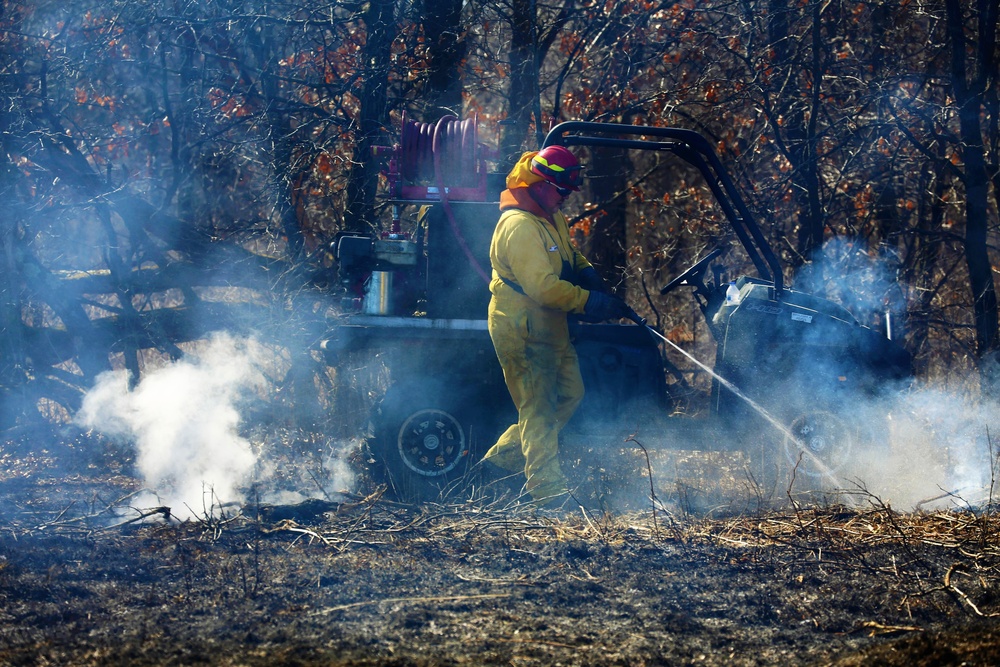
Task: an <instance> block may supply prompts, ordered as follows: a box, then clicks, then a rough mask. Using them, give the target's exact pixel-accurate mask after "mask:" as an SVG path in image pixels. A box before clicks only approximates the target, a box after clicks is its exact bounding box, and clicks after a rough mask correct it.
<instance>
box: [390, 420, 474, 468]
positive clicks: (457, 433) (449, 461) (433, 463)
mask: <svg viewBox="0 0 1000 667" xmlns="http://www.w3.org/2000/svg"><path fill="white" fill-rule="evenodd" d="M397 446H398V450H399V456H400V458H401V459H402V461H403V463H404V464H405V465H406V467H407V468H409V469H410V470H412V471H413V472H415V473H417V474H419V475H423V476H425V477H437V476H439V475H444V474H447V473H448V472H450V471H451V470H453V469H454V468H455V466H457V465H458V462H459V461H461V460H462V457H464V456H465V455H466V454H467V453H468V449H467V448H466V446H465V431H464V430H463V428H462V424H461V423H460V422H459V421H458V420H457V419H456V418H455V417H454V416H452V415H451V414H450V413H448V412H445V411H444V410H438V409H434V408H426V409H423V410H417V411H416V412H414V413H412V414H411V415H410V416H409V417H408V418H407V419H406V420H404V421H403V424H402V425H401V426H400V428H399V436H398V438H397Z"/></svg>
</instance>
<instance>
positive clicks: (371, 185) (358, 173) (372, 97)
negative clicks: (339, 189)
mask: <svg viewBox="0 0 1000 667" xmlns="http://www.w3.org/2000/svg"><path fill="white" fill-rule="evenodd" d="M395 6H396V3H395V2H393V1H392V0H372V1H371V2H370V3H369V4H368V8H367V9H366V10H365V13H364V22H365V29H366V30H367V31H368V35H367V40H366V41H365V53H364V57H363V62H364V65H365V68H366V69H365V72H364V74H363V76H364V84H363V86H362V90H361V98H360V112H359V114H358V125H357V131H356V137H357V140H356V141H355V144H354V160H353V164H352V167H351V175H350V178H349V179H348V182H347V201H346V209H345V211H344V229H345V231H354V232H368V231H370V230H371V229H373V228H375V227H376V225H377V221H376V217H375V194H376V189H377V188H378V169H377V168H376V166H375V163H374V161H373V160H372V159H371V158H372V149H373V148H374V147H375V146H377V145H378V142H379V138H380V137H381V135H382V130H383V128H384V127H385V124H386V122H387V118H388V109H387V108H386V105H387V104H388V99H389V91H388V80H389V69H390V65H391V62H390V60H391V55H392V41H393V39H394V38H395V28H396V21H395V13H394V10H395Z"/></svg>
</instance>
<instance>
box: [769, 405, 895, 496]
mask: <svg viewBox="0 0 1000 667" xmlns="http://www.w3.org/2000/svg"><path fill="white" fill-rule="evenodd" d="M886 431H887V428H886V424H885V423H884V421H880V420H879V419H877V418H874V417H869V418H860V416H859V415H858V414H857V413H856V412H846V411H843V410H840V411H834V410H809V411H803V412H802V413H800V414H799V415H798V416H796V417H794V418H793V419H791V420H790V421H789V422H788V433H786V434H784V438H783V439H782V442H781V445H780V447H779V450H778V452H777V453H776V455H775V457H774V459H775V461H776V467H777V472H778V480H779V483H780V484H783V485H784V488H785V492H786V493H787V492H788V490H790V491H791V492H792V493H793V494H797V493H805V494H817V493H820V494H822V493H829V492H839V491H844V490H851V489H852V488H853V487H854V486H855V485H856V484H860V485H862V486H863V485H864V478H865V476H866V475H867V474H869V473H870V472H871V471H872V470H873V464H875V463H876V462H877V461H879V460H882V459H884V457H885V456H886V455H887V452H888V450H889V445H888V436H887V432H886ZM872 481H874V480H872Z"/></svg>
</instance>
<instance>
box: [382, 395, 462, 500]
mask: <svg viewBox="0 0 1000 667" xmlns="http://www.w3.org/2000/svg"><path fill="white" fill-rule="evenodd" d="M435 384H437V383H435ZM442 384H443V383H442ZM458 394H459V391H457V390H448V389H447V388H445V387H443V386H434V387H428V386H427V385H423V384H419V383H418V384H399V385H394V386H392V387H390V388H389V389H388V391H386V393H385V395H384V396H383V398H382V399H381V401H379V402H378V403H377V404H376V405H375V407H374V408H373V409H372V414H371V417H370V420H369V425H368V433H367V437H366V440H365V445H366V448H367V452H368V454H369V460H370V461H372V464H371V465H372V470H371V472H372V478H373V480H374V481H375V482H380V483H384V484H386V486H387V487H388V491H389V493H390V494H391V495H393V496H394V497H395V498H396V499H398V500H400V501H402V502H424V501H429V500H437V499H441V498H444V497H446V496H448V495H450V494H451V493H453V492H454V491H455V490H456V489H457V487H459V486H460V485H461V480H462V479H463V476H464V475H466V474H467V472H468V469H469V468H470V467H471V466H472V465H474V464H475V463H476V461H478V456H479V455H480V452H478V451H474V449H475V450H478V449H481V447H474V445H475V444H476V443H474V442H473V438H474V437H475V436H474V434H473V432H472V430H473V426H472V425H473V417H474V415H475V413H476V410H475V409H474V408H475V401H474V400H466V399H464V398H460V397H459V395H458Z"/></svg>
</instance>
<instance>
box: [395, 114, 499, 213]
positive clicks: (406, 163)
mask: <svg viewBox="0 0 1000 667" xmlns="http://www.w3.org/2000/svg"><path fill="white" fill-rule="evenodd" d="M480 151H481V147H480V145H479V130H478V119H477V117H476V116H475V115H473V116H471V117H470V118H467V119H466V120H459V119H458V118H457V117H455V116H444V117H442V118H441V119H440V120H438V121H437V122H435V123H420V122H417V121H414V120H410V119H408V118H407V117H406V115H405V114H404V115H403V125H402V130H401V133H400V141H399V144H397V145H396V146H394V147H393V160H392V161H391V162H390V166H389V172H388V173H387V174H386V176H387V178H388V180H389V189H390V193H391V197H392V198H393V199H396V200H398V201H411V202H422V201H441V200H443V199H450V200H452V201H486V165H485V164H484V163H483V158H482V156H481V155H480ZM442 188H443V189H444V195H445V196H444V197H442Z"/></svg>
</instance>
